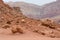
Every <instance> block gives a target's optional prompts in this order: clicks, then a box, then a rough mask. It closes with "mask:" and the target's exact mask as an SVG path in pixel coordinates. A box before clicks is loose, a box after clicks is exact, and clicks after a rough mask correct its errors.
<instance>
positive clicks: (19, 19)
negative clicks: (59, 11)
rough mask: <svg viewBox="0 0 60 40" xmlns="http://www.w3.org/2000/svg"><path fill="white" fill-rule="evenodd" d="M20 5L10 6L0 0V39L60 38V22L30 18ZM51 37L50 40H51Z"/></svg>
mask: <svg viewBox="0 0 60 40" xmlns="http://www.w3.org/2000/svg"><path fill="white" fill-rule="evenodd" d="M19 9H20V8H19V7H14V8H12V7H10V6H9V5H7V4H5V3H4V2H3V1H2V0H0V39H1V40H21V39H22V40H25V39H27V40H28V39H29V40H30V39H32V40H34V39H35V40H37V39H39V40H40V39H43V38H45V39H43V40H47V39H49V38H50V39H52V38H53V39H54V40H57V39H58V38H60V24H58V23H56V22H55V21H53V20H52V19H41V20H36V19H32V18H28V17H26V16H25V15H23V13H22V12H21V10H19ZM56 38H57V39H56ZM50 39H49V40H50Z"/></svg>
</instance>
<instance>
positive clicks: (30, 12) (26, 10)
mask: <svg viewBox="0 0 60 40" xmlns="http://www.w3.org/2000/svg"><path fill="white" fill-rule="evenodd" d="M7 4H9V5H10V6H11V7H20V8H21V11H22V12H23V14H24V15H26V16H27V17H29V18H36V19H37V18H39V16H40V6H38V5H35V4H30V3H25V2H8V3H7Z"/></svg>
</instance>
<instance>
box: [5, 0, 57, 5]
mask: <svg viewBox="0 0 60 40" xmlns="http://www.w3.org/2000/svg"><path fill="white" fill-rule="evenodd" d="M9 1H13V2H16V1H20V2H27V3H32V4H36V5H44V4H47V3H50V2H53V1H56V0H4V2H9Z"/></svg>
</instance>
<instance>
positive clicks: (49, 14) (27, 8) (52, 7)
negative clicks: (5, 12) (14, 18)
mask: <svg viewBox="0 0 60 40" xmlns="http://www.w3.org/2000/svg"><path fill="white" fill-rule="evenodd" d="M8 4H9V5H10V6H13V7H16V6H17V7H21V9H22V10H21V11H22V12H23V14H24V15H26V16H27V17H29V18H34V19H42V18H55V19H56V22H58V21H59V20H60V19H58V18H57V16H59V15H60V11H59V10H60V1H59V0H57V1H56V2H52V3H48V4H45V5H43V6H38V7H37V5H35V6H34V5H32V4H29V3H24V2H15V3H13V2H12V3H8ZM14 4H15V5H14ZM17 4H19V5H17ZM31 5H32V6H31Z"/></svg>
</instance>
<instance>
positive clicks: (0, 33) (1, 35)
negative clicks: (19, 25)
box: [0, 29, 60, 40]
mask: <svg viewBox="0 0 60 40" xmlns="http://www.w3.org/2000/svg"><path fill="white" fill-rule="evenodd" d="M0 40H60V38H49V37H44V36H41V35H39V34H37V33H33V32H28V31H27V33H25V34H12V33H11V32H10V30H9V29H7V30H6V29H4V30H2V29H0Z"/></svg>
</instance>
